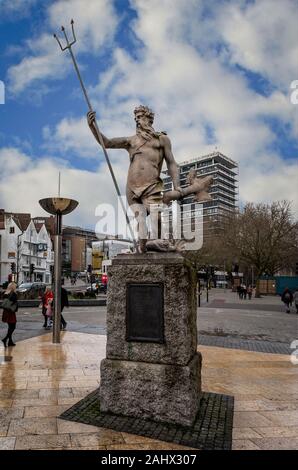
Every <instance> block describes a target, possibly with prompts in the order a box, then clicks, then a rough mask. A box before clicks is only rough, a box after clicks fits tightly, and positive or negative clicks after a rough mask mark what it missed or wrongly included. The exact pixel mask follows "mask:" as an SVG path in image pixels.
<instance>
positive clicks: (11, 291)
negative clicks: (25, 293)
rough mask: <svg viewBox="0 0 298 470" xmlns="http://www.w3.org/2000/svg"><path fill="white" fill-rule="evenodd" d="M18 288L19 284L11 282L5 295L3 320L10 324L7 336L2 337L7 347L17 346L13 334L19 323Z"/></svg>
mask: <svg viewBox="0 0 298 470" xmlns="http://www.w3.org/2000/svg"><path fill="white" fill-rule="evenodd" d="M16 290H17V285H16V284H15V283H14V282H11V283H10V284H8V286H7V289H6V291H5V292H4V296H3V303H2V308H3V313H2V321H3V322H4V323H7V325H8V328H7V333H6V336H5V338H3V339H2V343H3V344H4V347H5V348H6V346H15V343H14V342H13V340H12V334H13V332H14V330H15V329H16V323H17V317H16V312H17V311H18V296H17V293H16ZM7 341H8V343H7Z"/></svg>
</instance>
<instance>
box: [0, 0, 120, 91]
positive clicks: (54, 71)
mask: <svg viewBox="0 0 298 470" xmlns="http://www.w3.org/2000/svg"><path fill="white" fill-rule="evenodd" d="M47 13H48V19H47V21H48V23H49V26H47V29H48V28H50V29H51V32H45V33H44V34H42V35H41V36H40V37H36V38H34V39H33V40H28V41H27V43H26V45H27V49H28V55H27V56H25V57H24V58H23V59H22V60H21V62H20V63H19V64H17V65H13V66H11V67H10V69H9V70H8V78H9V85H10V90H11V91H12V92H13V93H14V94H19V93H21V92H24V91H25V90H26V89H27V88H28V87H29V86H32V85H34V84H35V83H36V82H38V81H40V80H47V79H57V78H63V77H64V76H65V75H66V73H67V72H68V71H69V69H70V66H71V64H70V59H69V57H65V54H66V53H67V52H65V54H62V52H61V50H60V48H59V46H58V44H57V43H56V41H55V40H54V38H53V33H57V35H58V33H59V36H60V39H61V41H62V43H63V44H65V39H64V36H63V33H62V32H61V30H60V27H61V25H64V26H65V27H66V31H67V33H68V34H69V35H70V38H72V36H71V27H70V20H71V19H72V18H73V19H74V20H75V32H76V36H77V40H78V42H77V45H76V46H75V48H76V53H82V52H86V51H88V52H92V51H93V52H94V51H96V52H99V48H100V46H102V45H103V43H105V44H109V42H110V41H111V39H112V38H113V34H114V31H115V28H116V25H117V17H116V14H115V12H114V9H113V4H112V3H111V2H110V1H109V0H88V2H87V3H86V2H85V1H84V0H58V1H56V2H54V3H53V4H51V5H50V6H49V8H48V12H47ZM76 20H77V22H76ZM59 31H60V32H59Z"/></svg>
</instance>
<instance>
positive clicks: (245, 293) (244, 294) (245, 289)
mask: <svg viewBox="0 0 298 470" xmlns="http://www.w3.org/2000/svg"><path fill="white" fill-rule="evenodd" d="M242 290H243V298H244V300H246V296H247V288H246V284H243V286H242Z"/></svg>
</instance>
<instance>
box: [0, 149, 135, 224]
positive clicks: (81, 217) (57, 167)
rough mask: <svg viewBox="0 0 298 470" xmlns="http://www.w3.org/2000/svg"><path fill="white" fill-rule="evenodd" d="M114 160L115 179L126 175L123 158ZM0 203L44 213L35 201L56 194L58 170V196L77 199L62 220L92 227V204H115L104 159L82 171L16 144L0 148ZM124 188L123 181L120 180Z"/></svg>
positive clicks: (11, 209)
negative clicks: (34, 154)
mask: <svg viewBox="0 0 298 470" xmlns="http://www.w3.org/2000/svg"><path fill="white" fill-rule="evenodd" d="M122 163H123V165H121V162H120V163H118V162H115V164H114V171H115V175H116V177H117V180H118V182H124V181H125V177H126V169H125V162H124V161H122ZM0 167H1V169H2V171H1V174H0V206H1V207H2V208H5V209H6V210H7V211H12V212H31V214H32V215H33V216H38V215H40V214H43V210H42V209H41V207H40V206H39V204H38V201H39V200H40V199H42V198H45V197H49V196H53V195H56V194H57V187H58V172H59V171H61V197H70V198H72V199H76V200H77V201H79V206H78V208H77V209H76V210H75V212H74V213H73V214H72V215H69V216H67V218H65V223H67V224H68V223H69V224H75V225H80V226H83V227H90V228H94V227H95V225H96V222H97V218H96V217H95V208H96V206H97V205H98V204H101V203H109V204H112V205H113V206H115V207H116V196H115V194H116V193H115V189H114V187H113V183H112V179H111V176H110V175H109V172H108V169H107V165H106V164H105V163H103V164H101V165H100V164H98V165H97V166H94V171H84V170H79V169H75V168H72V167H71V166H67V165H65V163H64V164H63V162H62V161H59V160H55V159H53V158H52V157H42V158H39V159H38V160H36V159H32V158H31V157H29V156H28V155H26V154H24V153H23V152H21V151H20V150H18V149H16V148H2V149H0ZM120 186H121V189H122V191H124V185H123V184H121V185H120Z"/></svg>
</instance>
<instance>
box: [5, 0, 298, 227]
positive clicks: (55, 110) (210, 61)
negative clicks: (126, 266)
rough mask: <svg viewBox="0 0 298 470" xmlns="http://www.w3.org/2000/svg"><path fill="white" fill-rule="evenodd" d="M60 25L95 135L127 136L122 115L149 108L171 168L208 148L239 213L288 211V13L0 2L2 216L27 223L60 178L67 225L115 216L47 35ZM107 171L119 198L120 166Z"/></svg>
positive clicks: (287, 3)
mask: <svg viewBox="0 0 298 470" xmlns="http://www.w3.org/2000/svg"><path fill="white" fill-rule="evenodd" d="M71 17H74V20H75V27H76V31H77V36H78V43H77V44H76V46H75V49H74V51H75V53H76V55H77V57H78V60H79V63H80V67H81V69H82V74H83V77H84V80H85V83H86V85H87V88H88V91H89V93H90V97H91V101H92V103H93V105H94V108H95V109H96V111H97V115H98V118H99V123H100V126H101V129H102V130H103V132H104V133H105V134H107V135H108V136H117V135H131V134H133V132H134V121H133V116H132V112H133V109H134V107H135V106H136V105H137V104H139V103H144V104H147V105H149V106H150V107H152V108H153V109H154V111H155V113H156V120H155V127H156V129H160V130H166V131H167V132H168V135H169V137H170V138H171V141H172V145H173V151H174V154H175V157H176V159H177V161H178V162H179V161H183V160H188V159H190V158H194V157H197V156H200V155H204V154H205V153H208V152H211V151H213V150H214V149H215V147H217V148H218V149H219V150H220V151H222V152H223V153H224V154H226V155H227V156H229V157H230V158H232V159H234V160H236V161H238V162H239V168H240V198H241V201H242V202H245V201H255V202H258V201H268V202H270V201H272V200H277V199H290V200H293V201H294V202H293V207H294V209H295V210H297V208H298V204H297V199H298V198H297V189H296V187H297V177H298V162H297V153H298V145H297V136H298V115H297V113H298V106H297V105H293V104H292V103H291V101H290V92H291V90H290V84H291V82H292V81H293V80H295V79H298V70H297V68H298V32H297V27H296V24H297V19H298V3H297V1H296V0H284V1H283V2H276V1H275V0H258V1H257V2H254V1H244V0H243V1H241V0H231V1H228V0H227V1H224V2H218V1H211V2H210V1H207V0H205V1H204V0H188V1H187V2H186V1H184V0H131V1H130V0H114V1H113V0H89V1H88V2H85V1H84V0H67V1H66V0H49V1H37V0H0V37H1V52H0V80H2V81H4V83H5V87H6V102H5V104H4V105H0V164H1V168H2V172H1V175H0V206H1V207H4V208H5V209H7V210H15V211H31V212H32V214H33V215H37V214H39V213H40V209H39V207H38V204H37V201H38V199H39V198H40V197H45V196H47V195H49V194H52V193H54V192H55V191H56V180H57V175H58V171H62V190H63V191H64V193H65V195H68V196H70V197H74V198H77V199H78V200H79V201H80V206H79V209H78V210H77V211H76V212H75V213H74V214H73V215H72V216H69V222H70V223H78V224H80V225H83V226H88V227H92V226H94V224H95V223H96V217H95V215H94V211H95V207H96V205H97V204H99V203H101V202H105V203H115V194H114V190H113V187H112V182H111V178H110V176H109V173H108V170H107V168H106V164H105V162H104V157H103V154H102V152H101V150H100V148H99V147H98V146H97V145H96V143H95V142H94V140H93V138H92V135H91V133H90V131H89V129H88V127H87V124H86V119H85V114H86V104H85V102H84V99H83V95H82V93H81V90H80V88H79V85H78V81H77V78H76V76H75V73H74V70H73V68H72V65H71V62H70V58H69V56H68V53H67V52H64V53H63V54H62V53H61V51H60V49H59V48H58V45H57V43H56V42H55V40H54V38H52V36H51V35H52V33H54V32H58V31H59V26H60V25H61V24H64V25H65V26H68V24H69V20H70V19H71ZM111 160H112V162H113V165H114V168H115V172H116V175H117V178H118V180H119V182H120V186H121V188H122V190H123V191H124V186H125V179H126V173H127V168H128V157H127V155H126V154H125V151H123V152H121V151H114V152H112V153H111ZM24 195H26V197H24Z"/></svg>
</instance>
